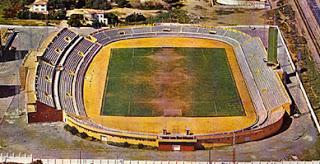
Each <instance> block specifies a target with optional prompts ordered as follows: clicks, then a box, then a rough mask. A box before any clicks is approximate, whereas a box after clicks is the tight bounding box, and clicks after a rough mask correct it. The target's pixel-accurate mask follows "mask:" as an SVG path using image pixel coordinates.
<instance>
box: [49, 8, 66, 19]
mask: <svg viewBox="0 0 320 164" xmlns="http://www.w3.org/2000/svg"><path fill="white" fill-rule="evenodd" d="M66 15H67V12H66V10H64V9H59V10H52V11H49V19H56V20H63V19H66Z"/></svg>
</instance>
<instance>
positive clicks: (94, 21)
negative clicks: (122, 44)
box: [91, 19, 106, 28]
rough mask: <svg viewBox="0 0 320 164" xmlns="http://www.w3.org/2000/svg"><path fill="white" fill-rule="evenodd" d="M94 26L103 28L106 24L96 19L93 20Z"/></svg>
mask: <svg viewBox="0 0 320 164" xmlns="http://www.w3.org/2000/svg"><path fill="white" fill-rule="evenodd" d="M91 26H92V27H93V28H101V27H103V26H106V25H105V24H104V23H101V22H99V20H97V19H95V20H93V21H92V25H91Z"/></svg>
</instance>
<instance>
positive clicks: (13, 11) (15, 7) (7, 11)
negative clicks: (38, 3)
mask: <svg viewBox="0 0 320 164" xmlns="http://www.w3.org/2000/svg"><path fill="white" fill-rule="evenodd" d="M22 9H23V6H22V5H21V4H20V3H19V1H16V0H12V1H9V3H8V6H7V7H6V8H4V9H3V17H4V18H14V17H16V16H17V14H18V11H20V10H22Z"/></svg>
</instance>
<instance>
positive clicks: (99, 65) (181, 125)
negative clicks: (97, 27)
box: [84, 37, 256, 134]
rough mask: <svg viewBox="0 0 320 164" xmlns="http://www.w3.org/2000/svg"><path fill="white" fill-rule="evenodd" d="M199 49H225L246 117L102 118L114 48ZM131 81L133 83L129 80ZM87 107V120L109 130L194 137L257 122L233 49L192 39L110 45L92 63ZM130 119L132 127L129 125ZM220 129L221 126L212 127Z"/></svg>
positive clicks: (86, 90)
mask: <svg viewBox="0 0 320 164" xmlns="http://www.w3.org/2000/svg"><path fill="white" fill-rule="evenodd" d="M139 47H140V48H141V47H143V48H148V47H153V48H154V47H198V48H222V49H225V52H226V56H227V60H228V61H229V67H230V69H231V72H232V74H233V77H234V81H235V84H236V88H237V90H238V93H239V96H240V98H241V103H242V105H243V109H244V113H245V115H242V116H232V117H200V118H199V117H130V118H128V117H123V116H101V107H102V104H103V103H102V101H103V94H104V87H105V82H106V78H107V72H108V69H107V68H108V67H109V64H110V63H109V59H110V54H111V49H112V48H139ZM130 80H131V79H130ZM84 105H85V109H86V113H87V115H88V117H90V118H91V119H92V120H93V121H95V122H97V123H99V124H102V125H104V126H106V127H109V128H114V129H120V130H128V131H136V132H146V133H156V134H158V133H160V132H161V131H162V129H163V128H164V127H165V128H166V129H168V131H171V132H173V133H184V132H185V128H190V129H192V130H193V131H192V132H193V133H195V134H205V133H216V132H225V131H231V130H237V129H241V128H245V127H248V126H250V125H252V124H253V123H254V122H255V121H256V114H255V110H254V107H253V104H252V102H251V98H250V96H249V93H248V90H247V88H246V85H245V83H244V79H243V77H242V74H241V71H240V69H239V66H238V64H237V60H236V57H235V54H234V52H233V48H232V47H231V46H230V45H228V44H226V43H223V42H220V41H213V40H206V39H193V38H174V37H172V38H171V37H170V38H169V37H168V38H161V37H159V38H144V39H129V40H122V41H117V42H114V43H110V44H108V45H107V46H105V47H103V48H102V49H101V50H100V52H99V53H98V54H97V55H96V56H95V58H94V59H93V61H92V62H91V64H90V66H89V68H88V70H87V72H86V76H85V80H84ZM128 119H130V123H128ZM213 125H218V126H213Z"/></svg>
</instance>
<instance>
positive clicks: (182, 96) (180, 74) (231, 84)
mask: <svg viewBox="0 0 320 164" xmlns="http://www.w3.org/2000/svg"><path fill="white" fill-rule="evenodd" d="M102 103H103V104H102V109H101V114H102V115H106V116H138V117H156V116H169V117H170V116H171V117H179V116H181V117H212V116H241V115H244V114H245V113H244V110H243V107H242V104H241V100H240V96H239V94H238V91H237V88H236V84H235V81H234V79H233V76H232V72H231V69H230V67H229V64H228V59H227V55H226V52H225V49H223V48H113V49H112V50H111V56H110V60H109V67H108V73H107V80H106V84H105V90H104V97H103V102H102Z"/></svg>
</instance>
